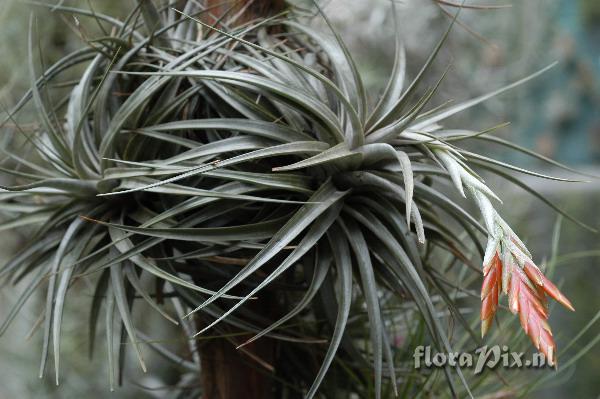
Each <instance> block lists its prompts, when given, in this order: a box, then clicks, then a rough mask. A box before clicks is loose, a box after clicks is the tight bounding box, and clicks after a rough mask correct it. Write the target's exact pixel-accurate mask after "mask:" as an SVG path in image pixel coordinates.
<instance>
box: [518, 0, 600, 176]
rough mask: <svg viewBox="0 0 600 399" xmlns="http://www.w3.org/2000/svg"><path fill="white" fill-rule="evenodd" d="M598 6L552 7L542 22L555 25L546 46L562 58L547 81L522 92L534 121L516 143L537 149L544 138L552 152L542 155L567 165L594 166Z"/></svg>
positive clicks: (598, 149)
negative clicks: (550, 143) (556, 49)
mask: <svg viewBox="0 0 600 399" xmlns="http://www.w3.org/2000/svg"><path fill="white" fill-rule="evenodd" d="M599 4H600V3H599V2H598V1H595V0H579V1H571V0H561V1H560V4H559V5H558V6H557V7H554V8H553V11H552V12H551V13H550V15H549V16H548V17H549V18H548V21H556V23H557V28H556V30H557V36H558V37H557V38H555V40H554V43H552V45H553V46H554V47H556V46H558V47H562V48H559V52H560V53H562V55H563V57H564V58H563V59H562V60H561V62H560V63H559V65H558V67H557V68H556V70H555V71H553V72H552V77H553V79H545V80H544V81H543V82H541V83H539V84H537V85H535V86H534V88H530V90H527V97H528V98H526V99H524V101H526V102H528V103H529V104H531V109H530V110H529V112H530V113H531V114H532V115H535V117H534V118H531V119H530V120H529V123H527V124H526V126H524V127H525V132H526V133H525V134H522V135H520V136H519V137H520V138H521V140H522V141H523V143H522V144H523V145H525V146H527V147H528V148H536V147H540V146H543V144H540V143H543V137H542V136H543V135H550V136H551V139H553V140H555V143H554V148H555V150H554V151H552V152H553V154H548V155H553V156H554V158H556V159H557V160H559V161H561V162H564V163H568V164H591V163H597V162H598V161H600V89H599V88H600V82H599V80H600V40H599V39H600V11H599V9H600V6H599ZM591 7H595V8H591ZM594 10H595V11H594ZM523 40H526V37H525V38H523ZM541 150H543V148H541Z"/></svg>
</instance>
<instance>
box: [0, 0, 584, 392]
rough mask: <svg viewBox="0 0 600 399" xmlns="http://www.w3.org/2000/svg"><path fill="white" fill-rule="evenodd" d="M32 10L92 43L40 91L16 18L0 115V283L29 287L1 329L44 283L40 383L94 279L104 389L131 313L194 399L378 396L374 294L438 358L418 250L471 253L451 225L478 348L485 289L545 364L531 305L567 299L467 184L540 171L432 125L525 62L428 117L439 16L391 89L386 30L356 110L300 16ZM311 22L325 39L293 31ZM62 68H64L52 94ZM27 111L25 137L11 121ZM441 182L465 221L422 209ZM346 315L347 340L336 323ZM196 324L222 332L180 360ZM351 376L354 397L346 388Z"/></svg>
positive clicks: (401, 60)
mask: <svg viewBox="0 0 600 399" xmlns="http://www.w3.org/2000/svg"><path fill="white" fill-rule="evenodd" d="M448 3H449V2H444V5H448ZM38 5H43V4H38ZM52 7H53V9H54V10H55V12H60V13H70V14H74V15H76V16H77V17H78V18H79V19H84V18H87V20H90V21H92V22H94V24H97V26H99V28H100V30H101V31H102V32H103V34H102V35H101V36H100V37H98V38H95V39H90V38H89V37H86V35H83V34H82V37H84V38H85V40H86V46H85V47H84V48H82V49H80V50H76V51H74V52H72V53H70V54H68V55H66V56H65V57H63V58H62V59H60V60H59V61H58V62H56V63H55V64H54V65H52V66H50V67H49V68H47V69H45V70H44V71H43V73H42V74H40V73H39V72H38V70H37V68H36V60H35V59H36V52H37V51H36V46H35V43H36V40H35V38H34V36H35V35H34V32H35V29H34V28H35V19H34V18H32V20H31V34H30V38H29V61H28V68H29V72H30V78H31V90H30V91H29V92H27V93H26V95H25V96H24V97H23V98H22V99H21V101H19V102H18V104H17V105H16V106H15V107H14V108H13V109H12V110H11V111H10V112H9V116H8V117H7V118H6V121H5V128H4V129H5V132H6V133H5V134H11V137H12V138H13V144H12V145H13V146H12V147H6V149H4V150H3V152H4V154H5V156H6V158H5V161H4V162H10V163H12V165H13V166H12V167H7V166H3V167H2V171H3V172H4V173H6V174H7V175H10V176H13V177H14V179H15V180H16V181H17V182H19V183H18V185H14V186H11V187H5V188H4V189H3V190H2V192H1V193H0V196H1V197H0V199H1V201H2V203H1V205H0V210H1V211H2V212H4V213H6V214H10V215H13V216H12V219H10V220H9V221H7V222H6V223H5V224H4V225H3V226H2V228H3V229H9V228H17V227H19V228H29V229H30V230H29V231H31V236H30V239H29V240H28V243H27V244H26V245H25V246H24V248H23V249H21V251H20V252H19V253H18V254H17V255H16V256H15V257H14V258H13V259H12V260H11V261H10V262H8V263H7V264H6V265H5V266H4V267H3V268H2V269H1V271H0V276H1V277H2V279H4V280H5V281H11V282H14V283H17V282H20V281H24V280H27V281H28V282H29V283H28V285H27V287H26V288H24V290H23V292H22V296H21V297H20V299H19V300H18V302H17V304H16V305H15V308H14V309H13V311H12V312H11V313H10V315H9V318H8V320H7V321H6V322H5V324H4V325H3V326H2V328H1V331H0V332H2V333H3V332H4V331H5V330H6V328H7V326H8V324H9V323H10V321H11V320H12V319H13V318H14V317H15V316H16V314H17V313H18V312H19V309H20V308H21V307H22V306H23V304H24V303H25V302H26V300H27V299H28V298H29V297H31V296H32V295H33V294H34V293H35V292H37V291H38V290H41V289H45V290H46V291H45V292H46V306H45V309H44V311H43V314H42V316H41V318H40V320H41V323H40V326H41V327H40V329H41V330H42V331H43V350H42V360H41V367H40V375H43V374H44V370H45V368H46V362H47V358H48V354H49V351H50V349H51V348H52V350H53V353H54V366H55V374H56V382H57V383H58V381H59V354H60V343H61V322H62V318H63V309H64V304H65V301H68V300H74V297H76V296H77V295H78V292H77V289H76V285H77V283H78V282H79V281H82V280H84V279H85V280H91V281H94V284H95V292H94V296H93V301H92V305H91V309H90V312H89V314H90V346H91V348H93V347H94V344H95V340H96V330H97V329H98V326H99V325H103V326H104V327H105V330H106V342H107V347H108V350H107V356H108V364H109V368H110V383H111V387H112V385H113V384H114V381H113V379H114V376H115V374H116V373H117V369H118V372H119V374H120V373H121V372H122V370H123V366H122V362H123V361H124V360H123V359H124V349H123V348H124V346H119V348H120V350H119V351H118V358H116V357H115V347H116V346H117V343H116V342H115V336H116V335H118V334H121V337H122V339H123V338H124V337H128V339H129V342H130V343H131V346H132V347H133V349H134V351H135V353H136V356H137V358H138V360H139V362H140V364H141V367H142V368H144V369H145V367H146V366H145V363H144V356H143V353H142V349H141V344H140V342H145V341H147V340H146V339H145V338H144V337H147V336H148V335H147V334H144V333H143V332H142V331H140V330H139V329H138V328H136V324H135V319H136V317H138V316H137V314H138V313H139V312H140V310H138V309H139V307H140V306H142V304H141V302H144V303H146V304H147V305H149V306H150V307H151V308H153V309H154V310H156V311H157V312H158V313H160V314H161V315H162V316H164V318H165V319H166V320H168V321H170V322H172V323H174V324H176V325H179V326H180V327H181V328H182V330H183V332H184V333H185V334H186V335H187V336H188V337H190V338H191V339H190V340H189V342H188V343H189V350H188V352H187V354H176V353H173V352H171V351H169V350H167V349H166V348H164V347H162V346H160V345H159V344H152V343H148V345H149V346H150V347H151V348H153V349H155V350H157V351H158V352H159V353H161V354H163V355H164V356H166V357H167V358H168V359H171V360H174V361H175V362H176V363H177V364H178V365H179V366H182V367H184V368H186V369H187V370H189V371H191V372H192V373H196V374H198V373H202V382H203V383H202V388H201V390H200V392H201V394H202V395H203V397H205V398H240V397H245V398H254V397H256V398H262V397H297V396H304V397H308V398H312V397H314V396H315V395H317V392H318V391H319V389H320V387H321V385H322V383H323V382H324V378H325V376H326V374H327V372H328V371H330V369H331V371H335V372H336V373H339V374H340V375H342V376H345V377H344V378H346V379H347V380H349V381H351V382H346V383H344V384H338V386H335V387H333V388H332V387H327V386H326V385H327V384H325V386H324V387H323V390H322V391H321V393H322V394H323V395H329V393H328V392H335V393H334V394H332V395H341V396H342V397H347V396H344V395H348V394H349V393H351V392H354V393H357V392H360V393H362V394H364V396H370V395H369V394H367V393H365V392H372V393H373V396H375V397H381V396H382V393H381V392H382V386H383V385H384V383H385V384H386V385H387V384H389V385H390V386H391V388H390V389H391V390H392V391H396V392H397V384H402V382H403V381H405V380H406V378H407V373H406V371H403V370H396V369H395V356H396V355H395V350H394V348H395V343H394V336H393V335H392V331H391V330H390V327H391V326H390V323H388V320H387V318H386V317H385V316H384V313H383V309H382V306H381V301H382V300H383V298H389V297H393V298H396V299H397V301H399V302H400V303H401V304H403V305H406V306H407V309H408V308H410V311H411V312H413V311H416V312H417V313H418V314H419V316H418V317H419V318H422V320H423V322H424V326H426V328H427V331H428V335H429V337H430V339H431V341H432V342H433V343H434V344H435V345H436V347H437V348H438V349H439V350H440V351H443V352H451V351H452V350H451V349H452V348H451V342H450V339H449V338H448V332H447V331H446V329H445V324H444V322H443V320H442V319H443V317H445V316H442V315H440V313H439V309H440V302H439V301H437V300H436V299H434V298H433V297H432V293H440V295H441V298H442V300H441V302H442V303H443V304H444V306H446V308H448V307H449V308H450V309H455V307H454V300H455V298H454V297H453V296H451V295H446V294H445V293H446V292H445V291H444V288H443V285H444V283H445V280H444V278H443V276H442V271H440V270H436V269H435V267H431V266H430V265H429V257H430V255H431V253H432V251H440V252H444V253H447V254H449V255H451V256H452V257H455V258H456V259H458V260H461V261H463V262H465V263H466V264H469V259H470V257H471V254H469V253H466V252H465V251H467V250H468V248H469V245H470V244H468V243H466V242H465V239H459V238H458V237H459V234H457V232H464V233H465V234H466V236H465V237H467V239H466V241H470V242H471V244H473V245H475V246H476V247H477V248H479V249H480V253H481V255H482V256H483V259H484V260H483V275H484V280H483V287H482V293H481V300H482V309H481V319H482V333H483V334H485V332H486V331H487V330H488V329H489V328H490V325H491V323H492V320H493V318H494V314H495V313H496V310H497V308H498V297H499V293H500V291H503V292H505V293H507V294H508V295H509V307H510V310H511V311H513V312H515V313H519V316H520V320H521V324H522V326H523V329H524V330H525V332H526V333H527V334H528V335H529V336H530V337H531V340H532V341H533V343H534V345H535V347H536V348H537V349H539V350H540V351H541V352H543V353H544V354H545V355H546V356H547V358H548V359H549V361H550V362H551V363H552V364H554V363H555V361H556V349H555V343H554V340H553V338H552V333H551V332H550V328H549V326H548V323H547V319H548V307H547V300H546V295H549V296H550V297H552V298H554V299H556V300H557V301H558V302H560V303H562V304H563V305H565V306H566V307H568V308H569V309H572V306H571V304H570V303H569V301H568V300H567V299H566V298H565V297H564V296H563V295H562V294H561V293H560V292H559V291H558V289H557V288H556V287H555V286H554V285H553V284H552V283H551V282H550V281H549V280H548V279H547V278H546V277H544V275H543V274H542V272H541V271H540V269H539V268H538V267H537V266H536V265H535V264H534V262H533V261H532V256H531V254H530V253H529V252H528V250H527V249H526V247H525V244H524V243H523V242H522V241H521V240H520V239H519V238H518V236H517V235H516V234H515V233H514V232H513V231H512V229H511V228H510V227H509V225H508V224H507V223H506V222H505V221H504V220H503V219H502V218H501V217H500V215H499V214H498V212H497V211H496V210H495V208H494V205H493V203H494V202H499V198H498V197H497V196H496V194H494V192H493V191H492V189H490V188H489V187H488V186H487V185H486V184H485V182H484V181H483V179H482V178H481V177H480V176H479V174H477V172H476V171H475V170H474V169H473V168H474V167H478V168H481V169H483V170H487V171H491V172H493V173H496V174H497V175H499V176H501V177H504V178H506V179H508V180H510V181H512V182H514V183H515V184H517V185H523V184H522V183H520V182H519V181H518V180H517V179H516V178H515V177H513V176H512V175H511V174H509V173H508V172H510V171H518V172H521V173H528V174H533V175H536V176H538V177H545V178H551V177H549V176H543V175H539V174H537V173H534V172H530V171H527V170H524V169H520V168H518V167H515V166H512V165H509V164H505V163H502V162H500V161H496V160H493V159H491V158H489V157H486V156H484V155H481V154H477V153H474V152H471V151H467V150H465V149H463V148H461V147H460V146H459V145H460V144H461V143H462V142H464V141H466V140H469V139H471V138H486V139H489V141H492V142H495V143H498V144H503V145H506V146H508V147H510V148H513V149H517V150H520V148H519V147H517V146H516V145H514V144H511V143H509V142H505V141H503V140H501V139H499V138H495V137H492V136H489V135H488V133H491V131H492V130H494V129H489V130H486V131H483V132H476V131H470V130H464V129H461V130H458V129H448V128H445V127H443V126H442V125H441V123H442V122H443V121H444V120H445V119H447V118H449V117H451V116H452V115H455V114H457V113H459V112H461V111H463V110H465V109H468V108H471V107H473V106H476V105H477V104H479V103H481V102H483V101H484V100H486V99H488V98H490V97H493V96H495V95H498V94H500V93H502V92H504V91H506V90H508V89H511V88H513V87H515V86H517V85H519V84H521V83H523V82H525V81H527V80H529V79H531V78H533V77H535V76H537V75H539V74H541V73H542V72H544V71H545V70H546V69H547V68H545V69H543V70H542V71H540V72H537V73H535V74H533V75H531V76H529V77H527V78H525V79H523V80H520V81H518V82H515V83H513V84H511V85H509V86H507V87H504V88H502V89H499V90H496V91H494V92H492V93H490V94H486V95H483V96H481V97H478V98H475V99H471V100H468V101H466V102H463V103H459V104H455V105H451V104H448V103H444V104H442V105H440V106H431V105H430V103H431V100H432V98H433V97H434V94H435V93H436V89H437V88H438V85H439V83H440V82H441V79H442V78H443V76H442V77H440V79H439V80H438V82H437V83H436V84H434V85H432V86H430V87H423V86H424V82H425V78H426V77H427V76H428V75H429V73H430V71H431V66H432V64H433V62H434V60H435V58H436V55H437V54H438V52H439V50H440V48H441V47H442V46H443V43H444V41H445V39H446V37H447V35H448V33H449V32H450V30H451V28H452V25H453V23H451V24H450V26H449V28H448V31H447V32H446V34H445V35H444V36H443V37H442V38H441V40H440V41H439V43H438V44H437V46H436V47H435V48H434V49H433V50H432V52H431V55H430V57H429V58H428V59H427V61H426V63H425V64H424V66H423V67H422V68H421V70H420V71H419V73H418V74H417V76H416V77H415V78H414V80H412V81H411V82H407V81H406V76H405V75H406V74H405V69H406V55H405V51H404V49H403V46H402V41H401V38H400V35H399V34H397V35H396V36H397V38H396V49H395V63H394V66H393V70H392V73H391V75H390V79H389V84H388V85H387V87H386V89H385V91H384V92H383V94H382V95H381V96H380V97H379V98H378V100H377V101H371V99H372V97H373V96H372V95H370V94H369V93H367V92H366V90H365V87H364V84H363V82H362V80H361V76H360V74H359V73H358V70H357V67H356V65H355V62H354V60H353V58H352V56H351V53H350V51H349V50H348V49H347V48H346V47H345V45H344V43H343V41H342V39H341V38H340V37H339V35H338V34H337V33H336V31H335V30H334V29H333V28H332V27H331V26H330V24H329V22H328V20H327V18H326V17H325V16H324V15H323V14H322V13H321V12H320V9H319V8H318V7H317V6H316V5H315V6H312V7H311V9H309V10H305V9H302V8H300V7H298V6H295V7H292V6H289V5H285V4H284V3H283V2H277V1H254V2H238V3H232V2H215V1H209V2H206V3H204V4H200V3H199V2H197V1H179V2H175V3H173V4H171V3H169V4H162V5H155V4H153V2H151V1H150V0H140V1H139V2H138V6H137V7H135V9H133V10H132V12H131V13H130V15H129V16H127V17H126V18H125V19H124V20H118V19H116V18H114V17H112V16H107V15H102V14H99V13H97V12H95V11H93V10H89V11H88V10H82V9H76V8H70V7H67V6H63V5H60V4H59V5H55V6H52ZM392 7H393V2H392ZM310 13H314V14H315V15H320V17H321V18H323V19H324V20H325V22H326V23H327V24H326V25H327V26H328V27H329V29H330V30H328V31H327V32H325V33H323V32H321V31H319V30H316V29H314V28H311V27H310V25H309V24H307V23H306V21H307V20H308V19H309V18H314V17H315V15H312V16H311V15H310ZM393 14H394V17H395V14H396V10H394V13H393ZM71 70H75V71H82V72H81V74H80V75H78V78H77V79H76V80H75V81H73V80H64V78H63V76H66V75H67V74H68V73H70V71H71ZM28 104H31V105H32V108H33V110H34V111H35V115H36V121H37V123H38V125H37V128H36V129H34V130H33V131H29V130H27V129H25V128H20V127H19V124H18V123H17V121H16V118H17V114H18V113H19V112H22V110H24V109H26V106H27V105H28ZM9 122H10V124H11V125H12V126H15V127H9V125H8V123H9ZM10 148H12V149H10ZM15 148H16V149H15ZM25 148H27V149H25ZM17 149H18V151H17ZM523 151H525V152H526V150H523ZM549 162H551V161H549ZM446 182H451V183H453V184H454V186H456V189H457V190H458V191H459V193H460V194H462V195H463V196H465V197H467V196H468V197H469V198H471V199H472V200H474V202H475V204H476V205H477V206H478V208H479V210H480V211H481V215H482V220H483V222H484V223H483V224H481V223H479V222H478V220H477V219H476V218H474V217H473V216H471V215H470V214H469V213H468V212H467V211H466V210H465V209H464V208H463V206H462V205H460V204H459V203H457V202H455V201H453V200H452V199H450V198H449V197H448V196H446V195H445V187H444V184H445V183H446ZM32 228H34V229H33V230H31V229H32ZM479 234H483V235H485V236H487V240H488V244H487V247H486V249H485V250H484V249H483V248H482V247H481V246H480V243H479V240H480V236H479ZM102 308H104V311H105V316H104V317H102V316H101V310H102ZM363 313H366V316H367V319H368V321H367V323H364V324H363V326H367V330H368V332H367V333H366V335H367V336H368V339H365V338H364V337H363V335H364V334H363V332H364V331H363V329H361V328H359V329H358V330H359V331H360V335H359V334H357V329H356V328H353V324H355V323H356V321H355V318H356V317H359V315H360V314H363ZM458 319H459V320H464V319H462V318H461V317H458ZM101 320H104V323H102V322H101ZM115 320H116V321H117V323H115ZM294 326H299V327H294ZM465 328H468V323H467V324H466V327H465ZM209 330H211V331H213V332H214V334H215V335H217V336H221V337H222V338H221V339H219V340H216V341H207V343H204V344H202V345H199V344H198V342H201V341H199V340H198V339H200V338H202V334H204V333H205V332H207V331H209ZM240 337H241V339H240ZM325 343H327V344H325ZM236 348H237V350H236ZM365 367H366V368H369V369H370V370H372V372H370V373H368V375H369V377H367V380H372V381H364V380H363V379H361V377H357V376H358V375H360V372H359V370H362V369H364V368H365ZM444 373H445V374H446V376H447V381H448V386H449V388H450V392H451V393H452V394H453V395H454V396H456V395H457V393H456V392H457V388H456V387H455V382H454V379H455V374H454V373H456V375H458V377H459V378H460V379H461V380H462V381H463V383H464V384H466V382H465V379H464V378H463V376H462V373H461V371H460V368H458V367H456V369H455V370H452V368H451V367H450V366H448V367H447V368H446V369H444ZM409 374H410V373H409ZM350 377H353V378H350ZM280 381H283V383H280ZM365 387H372V388H365ZM369 389H370V390H369ZM411 389H412V388H410V387H405V391H404V392H405V393H406V392H408V393H406V395H410V394H411V393H410V392H412V391H411ZM464 389H465V392H466V393H467V394H468V395H470V394H471V393H470V391H469V388H468V387H466V386H465V387H464ZM325 392H327V394H326V393H325ZM196 394H198V392H196ZM285 395H288V396H285ZM328 397H329V396H328Z"/></svg>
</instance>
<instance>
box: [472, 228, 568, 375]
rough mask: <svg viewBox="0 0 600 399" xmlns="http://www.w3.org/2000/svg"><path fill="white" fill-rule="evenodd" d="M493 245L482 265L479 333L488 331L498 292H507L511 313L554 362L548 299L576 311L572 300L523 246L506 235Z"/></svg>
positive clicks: (540, 349)
mask: <svg viewBox="0 0 600 399" xmlns="http://www.w3.org/2000/svg"><path fill="white" fill-rule="evenodd" d="M503 242H504V243H503V244H499V245H498V247H500V248H494V252H493V255H492V257H491V260H489V261H488V262H487V263H484V265H483V275H484V279H483V284H482V287H481V302H482V304H481V334H482V335H485V334H486V333H487V331H488V330H489V328H490V326H491V324H492V322H493V318H494V315H495V314H496V310H497V309H498V297H499V295H500V293H501V292H503V293H504V294H506V295H508V305H509V309H510V311H511V312H512V313H514V314H518V315H519V320H520V322H521V326H522V327H523V330H524V331H525V333H526V334H527V335H529V337H530V338H531V341H532V342H533V344H534V345H535V347H536V348H537V349H538V350H539V351H540V352H542V353H543V354H544V355H545V356H546V359H547V360H548V364H550V365H551V366H552V365H555V364H556V344H555V342H554V339H553V338H552V331H551V330H550V326H549V325H548V321H547V320H548V315H549V313H548V300H547V298H546V295H548V296H550V297H551V298H554V299H555V300H556V301H558V302H559V303H560V304H562V305H563V306H565V307H566V308H567V309H570V310H573V311H574V310H575V309H574V308H573V305H571V302H569V300H568V299H567V298H565V297H564V295H563V294H562V293H561V292H560V291H559V290H558V289H557V288H556V286H555V285H554V284H552V282H551V281H550V280H548V279H547V278H546V277H545V276H544V274H543V273H542V272H541V271H540V269H539V268H538V267H537V266H536V265H534V264H533V262H532V261H531V259H529V257H528V256H527V255H525V254H524V252H523V249H521V248H519V246H518V244H517V243H516V242H515V241H513V239H512V238H511V237H508V238H507V240H506V241H503Z"/></svg>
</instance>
